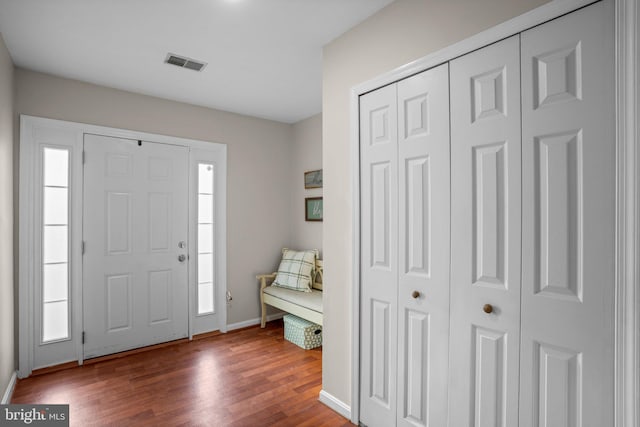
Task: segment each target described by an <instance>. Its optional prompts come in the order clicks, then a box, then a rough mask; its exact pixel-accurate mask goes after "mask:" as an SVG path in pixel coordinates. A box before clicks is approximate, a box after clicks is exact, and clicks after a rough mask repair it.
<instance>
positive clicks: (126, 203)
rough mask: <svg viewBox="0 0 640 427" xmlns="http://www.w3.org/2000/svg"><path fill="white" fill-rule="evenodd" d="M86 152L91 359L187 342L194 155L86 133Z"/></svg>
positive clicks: (87, 340) (86, 312)
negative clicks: (190, 157)
mask: <svg viewBox="0 0 640 427" xmlns="http://www.w3.org/2000/svg"><path fill="white" fill-rule="evenodd" d="M84 152H85V163H84V214H83V218H84V223H83V241H84V245H85V246H84V256H83V301H84V307H83V308H84V357H85V358H92V357H97V356H101V355H104V354H110V353H115V352H119V351H124V350H129V349H132V348H137V347H142V346H146V345H152V344H157V343H160V342H166V341H170V340H175V339H179V338H184V337H186V336H187V335H188V315H189V309H188V289H187V276H188V268H187V265H188V261H187V248H188V244H187V236H188V194H189V193H188V172H187V170H188V149H187V148H185V147H179V146H174V145H168V144H158V143H150V142H146V141H141V142H139V141H135V140H130V139H119V138H112V137H106V136H97V135H89V134H86V135H85V137H84ZM183 256H184V258H183Z"/></svg>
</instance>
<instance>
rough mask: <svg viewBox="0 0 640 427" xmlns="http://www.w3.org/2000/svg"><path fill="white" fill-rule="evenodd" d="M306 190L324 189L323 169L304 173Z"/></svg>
mask: <svg viewBox="0 0 640 427" xmlns="http://www.w3.org/2000/svg"><path fill="white" fill-rule="evenodd" d="M304 188H322V169H318V170H317V171H309V172H305V173H304Z"/></svg>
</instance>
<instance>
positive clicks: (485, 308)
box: [482, 304, 493, 314]
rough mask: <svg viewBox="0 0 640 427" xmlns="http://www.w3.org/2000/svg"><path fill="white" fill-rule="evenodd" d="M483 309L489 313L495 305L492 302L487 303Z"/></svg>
mask: <svg viewBox="0 0 640 427" xmlns="http://www.w3.org/2000/svg"><path fill="white" fill-rule="evenodd" d="M482 311H484V312H485V313H487V314H489V313H491V312H493V306H492V305H491V304H485V305H484V307H482Z"/></svg>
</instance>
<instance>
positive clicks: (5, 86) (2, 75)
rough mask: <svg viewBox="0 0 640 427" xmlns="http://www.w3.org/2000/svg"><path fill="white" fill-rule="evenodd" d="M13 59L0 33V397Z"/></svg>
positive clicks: (7, 311) (8, 289) (7, 312)
mask: <svg viewBox="0 0 640 427" xmlns="http://www.w3.org/2000/svg"><path fill="white" fill-rule="evenodd" d="M13 73H14V70H13V62H12V61H11V57H10V56H9V52H8V51H7V48H6V46H5V44H4V40H3V39H2V36H1V35H0V398H2V395H3V394H4V391H5V390H6V388H7V385H8V384H9V381H10V379H11V375H12V374H13V372H14V371H15V368H16V366H15V358H14V351H15V347H14V334H13V331H14V327H13V326H14V324H13V296H14V294H13Z"/></svg>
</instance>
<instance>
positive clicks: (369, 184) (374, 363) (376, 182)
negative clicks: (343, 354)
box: [360, 84, 398, 427]
mask: <svg viewBox="0 0 640 427" xmlns="http://www.w3.org/2000/svg"><path fill="white" fill-rule="evenodd" d="M397 111H398V108H397V94H396V85H395V84H394V85H390V86H386V87H383V88H381V89H378V90H376V91H375V92H371V93H369V94H367V95H364V96H362V97H361V98H360V173H361V175H360V176H361V180H362V181H361V184H360V188H361V197H362V200H361V212H362V216H361V224H362V226H361V227H362V232H361V233H362V234H361V235H362V243H361V254H362V256H361V266H360V268H361V270H360V271H361V278H360V283H361V285H360V301H361V302H360V304H361V306H360V310H361V311H360V313H361V318H360V408H361V409H360V419H361V421H362V422H363V423H364V424H366V425H367V426H370V427H373V426H393V425H395V422H396V378H397V375H396V370H397V366H398V364H397V352H396V343H397V341H398V324H397V317H398V302H397V301H398V298H397V294H398V209H397V208H398V113H397Z"/></svg>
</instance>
